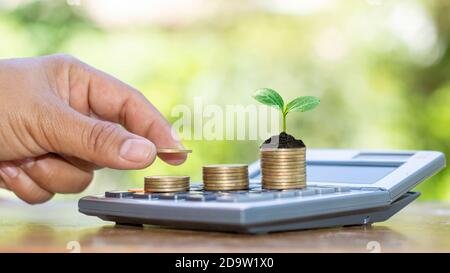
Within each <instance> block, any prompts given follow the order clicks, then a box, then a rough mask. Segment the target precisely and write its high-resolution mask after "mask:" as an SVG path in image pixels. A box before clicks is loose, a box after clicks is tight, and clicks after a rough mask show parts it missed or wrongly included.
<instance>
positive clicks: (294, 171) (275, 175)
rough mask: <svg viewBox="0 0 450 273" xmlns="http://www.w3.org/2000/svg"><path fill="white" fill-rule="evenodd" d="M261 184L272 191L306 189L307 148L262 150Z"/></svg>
mask: <svg viewBox="0 0 450 273" xmlns="http://www.w3.org/2000/svg"><path fill="white" fill-rule="evenodd" d="M260 152H261V183H262V187H263V188H265V189H270V190H287V189H301V188H304V187H306V163H305V152H306V148H262V149H261V150H260Z"/></svg>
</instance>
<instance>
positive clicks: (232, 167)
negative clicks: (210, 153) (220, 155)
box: [203, 164, 248, 191]
mask: <svg viewBox="0 0 450 273" xmlns="http://www.w3.org/2000/svg"><path fill="white" fill-rule="evenodd" d="M203 189H204V190H207V191H234V190H246V189H248V166H247V165H244V164H223V165H206V166H203Z"/></svg>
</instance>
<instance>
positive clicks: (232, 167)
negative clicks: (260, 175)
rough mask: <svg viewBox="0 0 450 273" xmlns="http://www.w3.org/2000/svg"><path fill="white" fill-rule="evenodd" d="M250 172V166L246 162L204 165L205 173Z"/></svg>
mask: <svg viewBox="0 0 450 273" xmlns="http://www.w3.org/2000/svg"><path fill="white" fill-rule="evenodd" d="M235 172H248V166H247V165H244V164H223V165H206V166H203V173H235Z"/></svg>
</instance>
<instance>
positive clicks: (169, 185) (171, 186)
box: [144, 175, 189, 192]
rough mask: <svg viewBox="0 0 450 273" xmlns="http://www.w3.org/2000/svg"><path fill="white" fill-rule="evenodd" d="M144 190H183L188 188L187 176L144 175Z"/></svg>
mask: <svg viewBox="0 0 450 273" xmlns="http://www.w3.org/2000/svg"><path fill="white" fill-rule="evenodd" d="M144 180H145V184H144V191H145V192H183V191H188V190H189V176H157V175H154V176H146V177H145V178H144Z"/></svg>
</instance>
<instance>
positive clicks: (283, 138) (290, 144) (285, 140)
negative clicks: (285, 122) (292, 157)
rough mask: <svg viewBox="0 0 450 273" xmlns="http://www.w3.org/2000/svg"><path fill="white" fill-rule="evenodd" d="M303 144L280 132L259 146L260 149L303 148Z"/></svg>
mask: <svg viewBox="0 0 450 273" xmlns="http://www.w3.org/2000/svg"><path fill="white" fill-rule="evenodd" d="M304 147H305V144H304V143H303V141H301V140H300V139H296V138H295V137H293V136H291V135H289V134H286V133H285V132H281V134H279V135H276V136H272V137H270V138H268V139H266V141H264V143H263V144H262V145H261V148H304Z"/></svg>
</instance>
